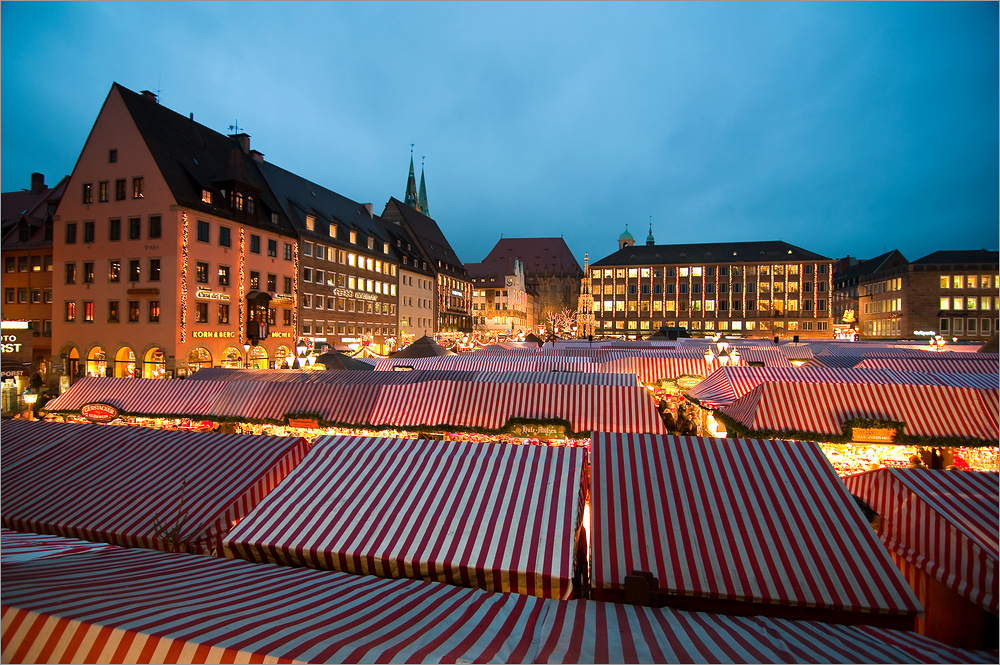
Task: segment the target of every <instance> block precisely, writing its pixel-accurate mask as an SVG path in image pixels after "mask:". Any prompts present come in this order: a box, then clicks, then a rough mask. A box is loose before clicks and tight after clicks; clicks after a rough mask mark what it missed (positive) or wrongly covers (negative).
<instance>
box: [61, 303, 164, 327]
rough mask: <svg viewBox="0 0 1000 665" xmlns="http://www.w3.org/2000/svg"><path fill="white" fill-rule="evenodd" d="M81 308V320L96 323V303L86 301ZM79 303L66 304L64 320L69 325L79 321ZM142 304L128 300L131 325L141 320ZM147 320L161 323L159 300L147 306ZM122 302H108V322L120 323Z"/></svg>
mask: <svg viewBox="0 0 1000 665" xmlns="http://www.w3.org/2000/svg"><path fill="white" fill-rule="evenodd" d="M81 304H82V307H81V308H80V309H81V311H82V317H81V320H82V321H84V322H85V323H93V322H94V301H93V300H84V301H83V302H82V303H81ZM76 305H77V303H76V301H75V300H67V301H66V303H65V309H64V310H63V311H64V320H65V321H67V322H68V323H73V322H75V321H76V319H77V306H76ZM141 306H142V303H141V301H139V300H128V301H126V307H127V308H128V318H127V319H126V320H127V321H128V322H129V323H138V322H139V320H140V310H141ZM146 315H147V320H148V321H149V322H150V323H159V322H160V301H159V300H149V301H147V306H146ZM120 316H121V312H120V302H119V301H118V300H109V301H108V321H109V322H110V323H118V322H119V320H120Z"/></svg>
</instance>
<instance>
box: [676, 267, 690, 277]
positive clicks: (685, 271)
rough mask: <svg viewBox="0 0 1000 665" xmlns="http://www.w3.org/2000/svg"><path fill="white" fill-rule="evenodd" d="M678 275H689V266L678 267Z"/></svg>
mask: <svg viewBox="0 0 1000 665" xmlns="http://www.w3.org/2000/svg"><path fill="white" fill-rule="evenodd" d="M677 275H678V276H679V277H687V276H688V269H687V268H678V269H677Z"/></svg>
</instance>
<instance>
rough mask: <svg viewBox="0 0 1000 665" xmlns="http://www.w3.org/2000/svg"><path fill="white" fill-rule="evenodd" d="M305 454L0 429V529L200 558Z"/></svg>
mask: <svg viewBox="0 0 1000 665" xmlns="http://www.w3.org/2000/svg"><path fill="white" fill-rule="evenodd" d="M306 448H307V444H306V441H305V440H304V439H301V438H297V437H279V436H237V435H226V434H214V433H193V432H174V431H162V430H153V429H147V428H144V427H112V426H106V425H76V424H68V423H45V422H28V421H8V422H7V424H5V425H4V426H3V441H2V443H0V449H2V457H3V518H2V521H3V526H4V527H6V528H9V529H14V530H16V531H30V532H34V533H40V534H50V535H56V536H66V537H71V538H81V539H85V540H91V541H95V542H104V543H112V544H116V545H123V546H128V547H148V548H152V549H164V550H174V549H177V550H182V551H190V552H195V553H201V552H207V551H210V550H212V549H213V548H215V547H216V545H217V541H218V539H220V538H221V537H222V536H223V535H225V534H226V533H227V532H228V531H229V529H230V528H231V527H232V525H233V524H235V523H237V522H239V520H241V519H243V517H244V516H245V515H246V514H247V513H248V512H250V510H252V509H253V507H254V506H255V505H256V504H257V503H258V502H259V501H260V500H261V499H262V498H263V497H264V496H265V495H267V493H268V492H270V491H271V490H272V489H274V487H275V485H277V484H278V481H280V480H281V479H282V478H284V477H285V475H287V474H288V472H289V471H291V469H292V468H294V466H295V465H296V464H298V462H299V461H300V460H301V459H302V457H303V456H304V455H305V453H306Z"/></svg>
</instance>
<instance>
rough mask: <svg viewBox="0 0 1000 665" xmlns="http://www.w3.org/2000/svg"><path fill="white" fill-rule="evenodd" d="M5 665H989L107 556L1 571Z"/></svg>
mask: <svg viewBox="0 0 1000 665" xmlns="http://www.w3.org/2000/svg"><path fill="white" fill-rule="evenodd" d="M3 583H4V588H3V600H2V610H0V611H2V629H0V630H2V632H0V644H2V659H3V662H5V663H47V662H65V663H92V662H105V663H122V662H130V663H178V662H197V663H233V662H245V663H290V662H315V663H319V662H337V663H376V662H386V663H388V662H398V663H456V662H459V663H462V662H464V663H545V662H549V663H577V662H590V663H599V662H606V663H607V662H612V663H621V662H636V663H667V662H675V663H741V662H742V663H757V662H774V663H805V662H814V663H843V662H869V663H881V662H889V663H966V662H968V663H973V662H976V663H978V662H982V663H991V662H996V656H995V654H992V653H987V652H977V651H961V650H958V649H952V648H949V647H947V646H944V645H942V644H940V643H937V642H934V641H933V640H930V639H927V638H924V637H922V636H920V635H916V634H914V633H912V632H906V631H895V630H880V629H876V628H871V627H868V626H844V625H830V624H821V623H816V622H812V621H785V620H781V619H768V618H764V617H733V616H721V615H713V614H703V613H695V612H682V611H677V610H672V609H654V608H649V607H638V606H631V605H614V604H610V603H600V602H593V601H559V600H548V599H541V598H535V597H532V596H524V595H517V594H502V593H489V592H485V591H480V590H476V589H467V588H462V587H455V586H450V585H445V584H437V583H434V582H426V581H416V580H390V579H381V578H377V577H370V576H359V575H349V574H344V573H338V572H330V571H319V570H311V569H307V568H285V567H278V566H269V565H260V564H252V563H248V562H245V561H234V560H228V559H216V558H212V557H192V556H185V555H180V554H168V553H163V552H153V551H145V550H124V549H117V548H116V549H113V550H109V551H106V552H94V553H82V554H79V555H75V556H73V557H64V558H55V559H40V560H35V561H26V562H20V563H13V564H11V565H10V566H5V568H4V580H3Z"/></svg>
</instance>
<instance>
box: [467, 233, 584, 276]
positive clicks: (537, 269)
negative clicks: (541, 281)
mask: <svg viewBox="0 0 1000 665" xmlns="http://www.w3.org/2000/svg"><path fill="white" fill-rule="evenodd" d="M514 259H517V260H519V261H520V262H521V263H523V264H524V272H525V275H530V276H531V277H538V276H547V275H558V276H563V275H569V276H572V277H574V278H576V279H581V278H582V277H583V270H582V269H581V268H580V264H579V263H577V261H576V258H575V257H574V256H573V252H571V251H570V249H569V246H568V245H567V244H566V241H565V240H563V239H562V238H501V239H500V240H499V241H498V242H497V244H496V245H494V246H493V249H492V250H490V253H489V254H487V255H486V258H484V259H483V263H492V262H496V261H513V260H514Z"/></svg>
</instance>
